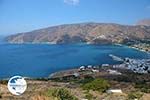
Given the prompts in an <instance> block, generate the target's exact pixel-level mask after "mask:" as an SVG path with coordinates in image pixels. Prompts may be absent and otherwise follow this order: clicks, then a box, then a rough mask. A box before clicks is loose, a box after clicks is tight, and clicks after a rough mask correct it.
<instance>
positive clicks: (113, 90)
mask: <svg viewBox="0 0 150 100" xmlns="http://www.w3.org/2000/svg"><path fill="white" fill-rule="evenodd" d="M107 93H123V92H122V90H121V89H109V90H107Z"/></svg>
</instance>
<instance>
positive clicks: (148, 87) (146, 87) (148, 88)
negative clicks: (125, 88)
mask: <svg viewBox="0 0 150 100" xmlns="http://www.w3.org/2000/svg"><path fill="white" fill-rule="evenodd" d="M134 87H135V88H137V89H139V90H140V91H141V92H144V93H150V84H148V83H136V84H135V85H134Z"/></svg>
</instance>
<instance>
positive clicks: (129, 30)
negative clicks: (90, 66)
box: [5, 22, 150, 44]
mask: <svg viewBox="0 0 150 100" xmlns="http://www.w3.org/2000/svg"><path fill="white" fill-rule="evenodd" d="M141 39H150V26H144V25H134V26H131V25H120V24H115V23H96V22H86V23H75V24H63V25H57V26H51V27H47V28H42V29H37V30H33V31H30V32H24V33H17V34H14V35H10V36H8V37H6V38H5V40H6V41H7V42H9V43H26V42H27V43H54V44H55V43H56V44H63V43H81V42H86V43H123V42H124V41H126V40H141Z"/></svg>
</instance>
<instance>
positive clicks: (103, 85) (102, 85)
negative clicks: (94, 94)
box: [82, 79, 110, 92]
mask: <svg viewBox="0 0 150 100" xmlns="http://www.w3.org/2000/svg"><path fill="white" fill-rule="evenodd" d="M109 86H110V85H109V83H108V82H107V81H106V80H104V79H95V80H93V81H91V82H89V83H86V84H84V85H83V86H82V88H83V89H84V90H93V91H99V92H105V91H106V90H107V89H108V88H109Z"/></svg>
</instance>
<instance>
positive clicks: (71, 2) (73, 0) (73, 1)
mask: <svg viewBox="0 0 150 100" xmlns="http://www.w3.org/2000/svg"><path fill="white" fill-rule="evenodd" d="M79 2H80V0H64V3H66V4H69V5H78V4H79Z"/></svg>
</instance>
